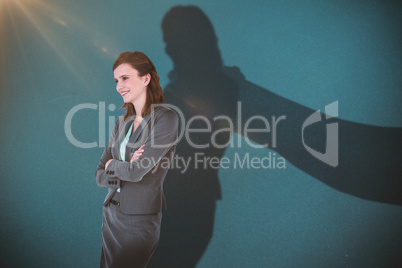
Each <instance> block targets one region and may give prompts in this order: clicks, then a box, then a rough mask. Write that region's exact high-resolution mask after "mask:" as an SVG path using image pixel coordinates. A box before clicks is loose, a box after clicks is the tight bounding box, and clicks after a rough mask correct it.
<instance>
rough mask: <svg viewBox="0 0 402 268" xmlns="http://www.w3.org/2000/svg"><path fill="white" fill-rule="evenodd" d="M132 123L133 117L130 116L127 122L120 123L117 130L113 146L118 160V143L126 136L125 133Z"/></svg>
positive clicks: (119, 158) (119, 157) (119, 156)
mask: <svg viewBox="0 0 402 268" xmlns="http://www.w3.org/2000/svg"><path fill="white" fill-rule="evenodd" d="M133 121H134V116H130V117H129V118H128V119H127V120H125V121H121V122H120V125H119V129H118V136H117V138H116V139H115V144H114V145H115V146H114V149H115V150H116V152H117V156H118V160H122V159H121V155H120V143H121V142H122V140H123V139H124V137H125V136H126V134H127V131H128V129H129V128H130V126H131V124H132V123H133Z"/></svg>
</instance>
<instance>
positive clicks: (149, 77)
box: [144, 74, 151, 86]
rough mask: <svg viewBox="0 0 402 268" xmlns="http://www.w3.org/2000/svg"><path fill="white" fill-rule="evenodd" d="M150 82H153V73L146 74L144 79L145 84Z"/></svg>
mask: <svg viewBox="0 0 402 268" xmlns="http://www.w3.org/2000/svg"><path fill="white" fill-rule="evenodd" d="M149 82H151V74H146V75H145V79H144V83H145V86H148V84H149Z"/></svg>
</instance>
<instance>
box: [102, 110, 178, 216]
mask: <svg viewBox="0 0 402 268" xmlns="http://www.w3.org/2000/svg"><path fill="white" fill-rule="evenodd" d="M134 118H135V116H131V117H129V118H127V119H126V120H125V121H123V116H119V118H118V119H117V121H116V125H115V127H114V129H113V133H112V135H111V137H110V140H109V142H108V144H107V145H106V148H105V150H104V151H103V154H102V157H101V159H100V162H99V165H98V169H97V170H96V173H95V175H96V182H97V184H98V186H99V187H109V192H108V194H107V196H106V199H105V201H104V203H103V205H104V206H106V205H108V204H109V202H110V200H111V199H112V198H113V195H114V194H115V192H116V191H117V189H118V188H119V187H120V208H121V211H123V212H124V213H126V214H150V213H157V212H160V211H161V210H165V209H166V203H165V196H164V194H163V182H164V180H165V177H166V174H167V172H168V168H169V166H170V163H171V161H172V158H173V154H174V152H175V150H176V143H177V137H178V126H179V120H178V115H177V114H176V112H175V111H173V110H172V109H170V108H168V107H166V106H159V107H157V108H156V109H155V110H153V111H152V112H151V113H150V114H148V115H146V116H145V117H144V119H143V120H142V122H141V124H140V125H139V126H138V127H137V129H136V130H135V131H134V133H133V134H132V135H131V137H130V139H129V141H128V143H127V147H126V155H125V158H126V159H125V160H126V161H122V160H121V157H120V142H121V140H122V139H124V137H125V135H126V133H127V131H128V129H129V128H130V126H131V124H132V123H133V120H134ZM143 144H145V146H144V147H143V149H144V152H143V154H142V156H140V158H139V159H138V160H135V161H133V162H130V160H131V157H132V156H133V154H134V152H135V151H136V150H137V149H138V148H139V147H141V145H143ZM109 159H113V160H112V161H111V162H110V163H109V165H108V167H107V169H106V170H105V164H106V162H107V161H108V160H109Z"/></svg>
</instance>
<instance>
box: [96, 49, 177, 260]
mask: <svg viewBox="0 0 402 268" xmlns="http://www.w3.org/2000/svg"><path fill="white" fill-rule="evenodd" d="M113 71H114V80H115V82H116V84H117V86H116V89H117V92H118V93H120V94H121V96H122V97H123V101H124V105H123V106H122V108H126V113H125V114H124V116H120V117H119V118H118V119H117V121H116V125H115V127H114V130H113V133H112V135H111V138H110V140H109V142H108V144H107V146H106V148H105V150H104V152H103V154H102V157H101V159H100V163H99V165H98V169H97V170H96V182H97V184H98V186H99V187H108V188H109V191H108V194H107V196H106V199H105V201H104V204H103V206H104V207H103V223H102V257H101V267H119V268H120V267H145V266H146V264H147V263H148V261H149V260H150V258H151V256H152V254H153V252H154V251H155V248H156V246H157V244H158V242H159V234H160V225H161V219H162V210H165V209H166V205H165V198H164V194H163V189H162V188H163V181H164V179H165V176H166V173H167V171H168V167H169V163H170V162H171V160H172V157H173V154H174V151H175V148H176V142H177V141H176V139H177V134H178V116H177V114H176V113H175V112H174V111H173V110H171V109H169V108H167V107H166V106H164V105H163V102H164V99H165V98H164V96H163V92H162V88H161V86H160V84H159V76H158V74H157V73H156V70H155V66H154V65H153V63H152V62H151V60H150V59H149V58H148V57H147V56H146V55H145V54H144V53H142V52H138V51H135V52H123V53H121V54H120V56H119V57H117V59H116V61H115V62H114V64H113Z"/></svg>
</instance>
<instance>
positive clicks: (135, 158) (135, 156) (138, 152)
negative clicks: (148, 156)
mask: <svg viewBox="0 0 402 268" xmlns="http://www.w3.org/2000/svg"><path fill="white" fill-rule="evenodd" d="M144 145H145V144H144ZM144 145H141V147H140V148H138V150H137V151H135V152H134V154H133V157H132V158H131V160H130V162H133V161H135V160H138V159H139V158H140V156H141V155H142V153H143V152H144V149H142V147H144Z"/></svg>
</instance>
